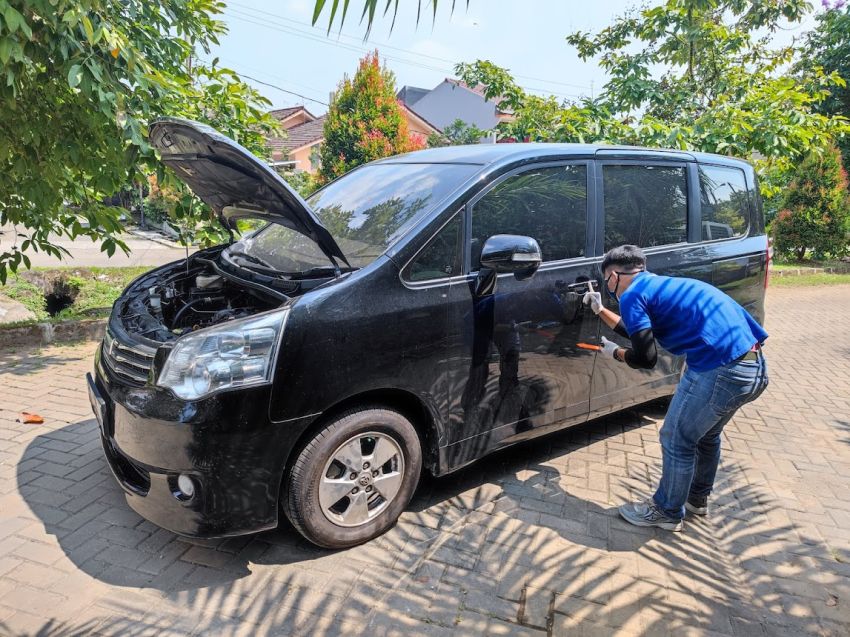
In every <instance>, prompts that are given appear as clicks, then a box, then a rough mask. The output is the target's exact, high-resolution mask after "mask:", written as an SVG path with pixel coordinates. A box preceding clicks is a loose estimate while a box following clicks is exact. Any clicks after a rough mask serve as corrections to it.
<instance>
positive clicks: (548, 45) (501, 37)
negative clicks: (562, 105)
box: [208, 0, 814, 115]
mask: <svg viewBox="0 0 850 637" xmlns="http://www.w3.org/2000/svg"><path fill="white" fill-rule="evenodd" d="M226 1H227V8H226V9H225V11H224V15H223V16H221V19H222V20H223V21H224V22H225V23H226V24H227V26H228V29H229V32H228V34H227V35H226V36H224V37H223V38H221V43H220V46H218V47H215V48H214V49H213V51H212V52H211V54H210V55H209V56H208V57H209V59H212V58H213V57H216V56H217V57H219V59H220V64H221V65H222V66H226V67H228V68H232V69H234V70H236V71H237V72H238V73H239V74H240V75H242V77H243V78H244V79H245V80H246V81H247V82H249V83H250V84H252V85H253V86H254V87H255V88H257V89H258V90H259V91H260V92H261V93H262V94H263V95H264V96H265V97H267V98H268V99H269V100H270V101H271V102H272V104H273V105H274V107H276V108H281V107H286V106H294V105H296V104H304V105H306V106H307V108H308V110H310V111H311V112H312V113H313V114H315V115H320V114H322V113H324V112H325V111H326V110H327V102H328V99H329V95H330V93H331V92H332V91H333V90H334V89H335V88H336V86H337V84H338V83H339V81H340V80H341V79H342V77H343V75H344V74H348V75H353V74H354V71H355V70H356V68H357V62H358V60H359V59H360V58H361V57H362V56H363V55H364V54H365V53H366V52H367V51H369V50H372V49H378V51H379V53H380V54H381V57H382V59H383V60H384V61H385V63H386V65H387V66H388V67H389V68H390V69H391V70H392V71H393V72H394V73H395V76H396V85H397V88H401V87H402V86H404V85H409V86H418V87H421V88H427V89H431V88H434V87H435V86H437V85H438V84H439V83H440V82H442V81H443V80H444V79H445V78H446V77H453V75H454V73H453V70H452V69H453V67H454V64H455V63H457V62H473V61H475V60H477V59H485V60H490V61H492V62H494V63H496V64H498V65H499V66H503V67H506V68H508V69H510V71H511V72H512V74H513V75H514V77H515V78H516V79H517V82H518V83H519V84H520V85H521V86H523V87H524V88H526V89H527V90H528V91H529V92H532V93H537V94H545V95H549V94H551V95H556V96H557V97H559V98H567V99H577V98H578V97H580V96H592V95H594V94H598V92H599V90H600V88H601V87H602V85H603V84H604V82H605V74H604V72H603V71H602V69H600V68H599V66H598V65H597V64H596V62H595V61H593V60H589V61H587V62H583V61H582V60H580V59H579V58H578V56H577V55H576V53H575V50H574V49H573V48H572V47H571V46H570V45H569V44H567V42H566V36H567V35H568V34H570V33H573V32H574V31H590V32H594V33H595V32H598V31H600V30H602V29H604V28H605V27H606V26H608V25H609V24H611V23H612V22H613V21H614V19H616V18H617V17H618V16H621V15H623V14H624V13H625V12H626V11H627V10H629V9H630V8H634V7H635V6H643V5H644V4H649V5H657V4H660V0H649V2H648V3H646V2H641V3H640V4H638V3H635V2H631V1H627V0H592V1H587V0H525V2H517V1H516V0H469V5H468V7H467V6H465V2H464V0H456V6H455V10H454V12H453V13H452V11H451V5H452V1H451V0H441V1H440V2H438V10H437V14H436V19H435V20H433V22H432V15H433V13H432V8H431V6H430V2H429V1H428V0H423V12H422V17H421V19H420V22H419V25H418V26H417V24H416V4H417V3H416V0H401V2H400V3H399V13H398V17H397V18H396V23H395V26H394V27H393V28H392V29H391V28H390V27H391V23H392V16H391V15H389V16H387V17H376V20H375V24H374V26H373V29H372V33H371V34H370V36H369V38H368V39H367V40H365V41H364V35H365V27H364V26H363V25H361V24H360V23H359V17H360V11H361V10H362V6H363V4H362V0H351V5H350V9H349V15H348V16H347V18H346V22H345V26H344V28H343V29H342V31H341V32H340V30H339V27H338V24H337V26H336V27H335V28H334V29H333V30H332V31H331V33H330V34H328V33H327V24H328V22H327V20H328V9H327V8H326V9H325V12H324V13H323V14H322V15H321V16H320V18H319V22H318V23H317V26H316V27H313V26H311V24H310V22H311V18H312V14H313V7H314V0H226ZM327 4H328V5H330V4H331V2H328V3H327ZM383 4H384V3H383V2H379V5H383ZM813 24H814V18H813V17H812V15H809V16H807V18H806V19H805V20H804V22H803V23H802V24H800V25H790V26H789V28H788V29H787V30H782V31H779V32H778V33H777V36H776V39H775V42H776V43H777V44H788V43H790V42H791V41H792V39H793V38H794V37H795V36H797V37H799V36H800V35H801V34H802V33H803V32H805V30H807V29H810V28H811V27H812V25H813ZM269 85H273V86H269ZM296 94H297V95H296Z"/></svg>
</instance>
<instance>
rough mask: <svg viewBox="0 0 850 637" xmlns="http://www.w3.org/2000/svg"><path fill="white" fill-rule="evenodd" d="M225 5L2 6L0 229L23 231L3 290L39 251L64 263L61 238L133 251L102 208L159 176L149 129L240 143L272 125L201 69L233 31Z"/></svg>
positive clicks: (228, 81) (244, 95) (102, 1)
mask: <svg viewBox="0 0 850 637" xmlns="http://www.w3.org/2000/svg"><path fill="white" fill-rule="evenodd" d="M223 6H224V5H223V4H222V3H221V2H219V0H192V1H191V2H185V1H184V0H160V1H159V2H147V1H146V0H120V1H119V0H75V1H72V0H0V104H2V109H3V117H2V118H0V173H2V174H3V176H4V179H3V180H2V183H0V223H2V224H9V225H12V226H14V227H15V236H14V237H13V238H12V239H11V241H10V242H3V244H1V245H0V282H2V281H4V280H5V278H6V275H7V273H8V271H9V270H15V269H16V268H17V267H18V266H19V265H21V264H22V263H23V264H24V265H25V266H27V267H28V266H29V258H28V256H27V253H28V252H29V251H32V250H38V251H44V252H47V253H50V254H53V255H56V256H62V255H63V254H64V253H65V251H63V249H62V248H60V247H59V246H57V245H56V244H55V243H53V242H52V241H51V239H50V235H51V234H56V235H60V236H62V235H64V236H70V237H75V236H81V235H84V236H89V237H90V238H91V239H92V240H93V241H99V242H100V243H101V247H102V249H103V250H105V251H106V252H107V253H109V254H112V253H113V252H114V251H115V250H116V248H124V246H123V244H122V243H121V242H120V240H119V238H118V233H119V232H120V230H121V224H120V222H119V220H118V213H119V211H118V210H117V209H114V208H111V207H109V206H104V205H103V204H101V203H100V202H101V201H102V200H103V199H104V198H105V197H107V196H111V195H112V194H114V193H115V192H118V191H120V190H122V188H124V187H126V186H127V185H128V184H132V183H133V182H140V181H141V180H142V179H143V178H144V173H145V172H149V171H152V170H154V166H155V155H154V153H153V152H152V150H151V148H150V147H149V146H148V144H147V142H146V141H145V133H146V126H147V123H148V122H149V121H151V119H153V118H155V117H158V116H160V115H184V116H192V117H196V118H198V119H202V120H205V121H210V123H213V124H214V125H217V126H219V127H221V128H223V129H224V130H225V132H229V133H230V134H233V133H238V136H239V137H242V136H244V135H245V134H246V132H247V131H253V130H254V126H255V125H256V127H257V128H258V129H263V128H267V127H269V126H272V125H273V124H272V123H271V120H270V119H266V116H265V115H264V114H263V112H262V107H263V106H265V104H266V103H265V102H264V100H262V98H261V97H260V96H259V94H258V93H256V91H253V90H252V89H250V88H249V87H247V86H246V85H244V84H243V83H242V82H240V81H239V79H238V78H237V77H236V75H235V74H233V73H232V72H231V71H227V70H225V69H219V68H216V66H217V65H215V64H212V65H206V64H203V65H200V66H198V65H197V64H196V65H194V67H193V65H192V60H193V58H194V56H196V55H197V53H202V54H204V53H208V52H209V48H210V46H211V45H213V44H215V43H217V42H218V37H219V36H220V35H221V34H222V33H223V32H224V28H225V27H224V24H223V23H222V22H220V21H218V20H215V19H214V16H215V15H217V14H220V13H221V11H222V9H223ZM247 134H248V138H249V139H248V141H249V142H251V134H252V133H250V132H249V133H247ZM189 209H190V207H187V214H188V210H189ZM191 209H193V210H194V211H197V208H195V207H191ZM82 221H87V222H88V223H82ZM189 225H192V224H189Z"/></svg>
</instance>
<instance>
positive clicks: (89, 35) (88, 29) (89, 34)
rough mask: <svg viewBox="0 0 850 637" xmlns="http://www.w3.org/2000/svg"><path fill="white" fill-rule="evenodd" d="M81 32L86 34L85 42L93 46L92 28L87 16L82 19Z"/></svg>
mask: <svg viewBox="0 0 850 637" xmlns="http://www.w3.org/2000/svg"><path fill="white" fill-rule="evenodd" d="M81 21H82V23H83V30H84V31H85V32H86V40H88V41H89V44H94V27H93V26H92V24H91V20H89V17H88V16H87V15H84V16H83V17H82V20H81Z"/></svg>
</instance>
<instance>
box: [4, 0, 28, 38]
mask: <svg viewBox="0 0 850 637" xmlns="http://www.w3.org/2000/svg"><path fill="white" fill-rule="evenodd" d="M3 17H4V18H5V19H6V25H7V26H8V27H9V33H14V32H15V31H17V30H18V29H19V28H20V27H21V25H23V24H26V20H24V16H22V15H21V14H20V12H19V11H18V10H17V9H15V7H13V6H12V5H9V6H7V7H6V9H5V10H4V11H3Z"/></svg>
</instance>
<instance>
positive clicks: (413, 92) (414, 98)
mask: <svg viewBox="0 0 850 637" xmlns="http://www.w3.org/2000/svg"><path fill="white" fill-rule="evenodd" d="M430 92H431V90H430V89H427V88H419V87H418V86H402V87H401V90H400V91H399V92H398V93H396V97H397V98H398V99H400V100H401V101H402V102H404V103H405V104H407V105H408V106H412V105H413V104H416V102H418V101H419V100H421V99H422V98H423V97H425V96H426V95H428V93H430Z"/></svg>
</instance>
